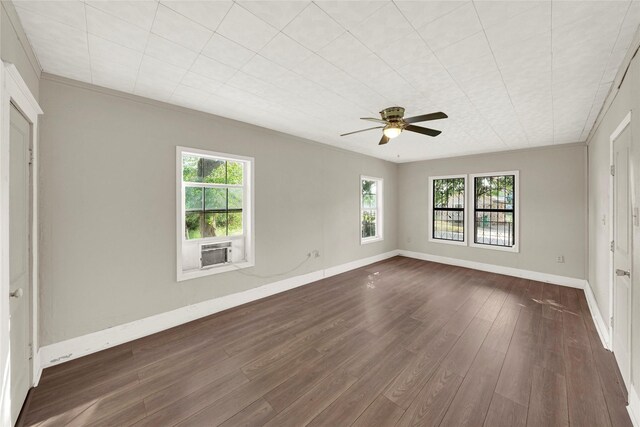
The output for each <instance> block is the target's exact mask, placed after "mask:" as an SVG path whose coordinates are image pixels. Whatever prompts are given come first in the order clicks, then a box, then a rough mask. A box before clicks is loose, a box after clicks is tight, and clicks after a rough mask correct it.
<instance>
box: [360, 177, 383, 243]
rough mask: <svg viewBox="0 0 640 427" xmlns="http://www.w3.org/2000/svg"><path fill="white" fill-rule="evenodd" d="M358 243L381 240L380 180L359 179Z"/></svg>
mask: <svg viewBox="0 0 640 427" xmlns="http://www.w3.org/2000/svg"><path fill="white" fill-rule="evenodd" d="M360 190H361V193H360V232H361V233H360V242H361V243H369V242H375V241H378V240H382V213H383V210H382V179H381V178H371V177H368V176H362V177H360Z"/></svg>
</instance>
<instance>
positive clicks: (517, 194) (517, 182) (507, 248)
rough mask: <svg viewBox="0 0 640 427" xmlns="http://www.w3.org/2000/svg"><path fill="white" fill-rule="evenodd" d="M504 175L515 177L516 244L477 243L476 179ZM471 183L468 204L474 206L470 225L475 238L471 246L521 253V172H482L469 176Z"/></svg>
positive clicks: (471, 240) (514, 219) (514, 218)
mask: <svg viewBox="0 0 640 427" xmlns="http://www.w3.org/2000/svg"><path fill="white" fill-rule="evenodd" d="M503 175H513V176H514V180H515V182H514V185H513V197H514V199H515V200H514V203H513V222H514V226H513V229H514V230H513V233H514V239H515V244H514V245H513V246H497V245H491V244H487V243H476V241H475V234H476V230H475V218H476V203H475V195H476V178H478V177H483V176H503ZM469 181H470V182H471V190H472V191H470V192H469V199H468V203H469V206H472V210H471V213H470V214H469V215H470V217H469V220H468V221H469V224H471V225H472V226H473V236H472V238H470V239H469V246H470V247H474V248H482V249H490V250H494V251H502V252H515V253H517V252H520V171H518V170H511V171H498V172H482V173H473V174H469Z"/></svg>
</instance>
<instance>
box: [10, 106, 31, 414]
mask: <svg viewBox="0 0 640 427" xmlns="http://www.w3.org/2000/svg"><path fill="white" fill-rule="evenodd" d="M9 150H10V164H9V229H10V232H9V250H10V256H9V258H10V260H9V275H10V277H11V281H10V288H9V290H10V298H9V301H10V303H9V304H10V321H9V328H10V335H11V355H10V357H11V420H12V422H13V423H15V422H16V420H17V418H18V415H19V414H20V409H21V408H22V404H23V403H24V400H25V398H26V396H27V392H28V391H29V388H30V387H31V374H30V372H31V361H30V358H31V354H30V353H31V350H30V346H31V333H30V330H31V322H30V318H31V304H30V300H31V295H30V294H31V292H30V288H31V250H30V246H31V244H30V236H31V231H30V224H31V191H30V188H31V182H30V179H31V178H30V175H31V174H30V166H29V162H30V157H31V156H30V126H29V123H28V122H27V120H26V119H25V118H24V116H23V115H22V114H21V113H20V112H19V111H18V110H17V109H16V108H15V107H14V106H13V105H12V106H11V136H10V146H9Z"/></svg>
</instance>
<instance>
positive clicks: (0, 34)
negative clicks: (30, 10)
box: [0, 1, 41, 99]
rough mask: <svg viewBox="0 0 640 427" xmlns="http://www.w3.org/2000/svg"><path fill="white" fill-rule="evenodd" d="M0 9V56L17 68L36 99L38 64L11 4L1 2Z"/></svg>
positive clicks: (38, 78)
mask: <svg viewBox="0 0 640 427" xmlns="http://www.w3.org/2000/svg"><path fill="white" fill-rule="evenodd" d="M1 3H2V7H0V56H1V57H2V60H3V61H6V62H10V63H12V64H14V65H15V66H16V68H18V71H19V72H20V75H21V76H22V78H23V79H24V81H25V83H27V86H29V90H31V93H32V94H33V96H34V97H35V98H36V99H38V92H39V80H40V74H41V69H40V64H38V60H37V59H36V57H35V55H34V54H33V51H32V50H31V45H30V44H29V41H28V39H27V36H26V35H25V33H24V30H23V29H22V25H20V20H19V19H18V15H17V14H16V11H15V8H14V6H13V3H11V2H7V1H3V2H1Z"/></svg>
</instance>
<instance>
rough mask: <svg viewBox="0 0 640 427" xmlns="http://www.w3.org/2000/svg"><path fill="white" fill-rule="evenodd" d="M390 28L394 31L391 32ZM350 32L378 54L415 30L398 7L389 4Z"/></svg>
mask: <svg viewBox="0 0 640 427" xmlns="http://www.w3.org/2000/svg"><path fill="white" fill-rule="evenodd" d="M390 28H392V29H393V31H389V29H390ZM350 31H351V33H352V34H353V35H354V36H355V37H356V38H357V39H358V40H360V41H361V42H362V43H363V44H364V45H366V46H367V47H368V48H369V49H371V50H372V51H374V52H376V51H378V50H380V49H382V48H385V47H387V46H389V45H390V44H393V43H394V42H399V41H400V40H402V39H403V38H404V37H407V36H409V35H410V34H412V33H413V32H414V29H413V27H412V26H411V24H409V22H408V21H407V20H406V19H405V17H404V16H403V15H402V13H400V11H399V10H398V9H397V8H396V6H395V5H394V4H393V3H388V4H387V5H385V6H384V7H381V8H380V9H378V10H377V11H376V12H374V13H373V14H371V15H370V16H369V17H368V18H367V19H365V20H364V21H363V22H362V23H360V24H358V25H357V26H355V27H354V28H352V29H350Z"/></svg>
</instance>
